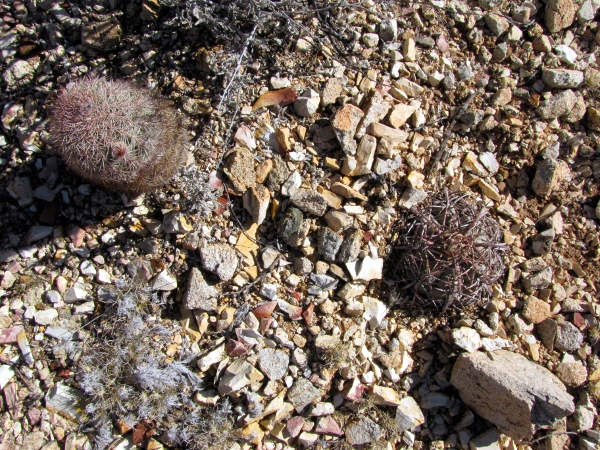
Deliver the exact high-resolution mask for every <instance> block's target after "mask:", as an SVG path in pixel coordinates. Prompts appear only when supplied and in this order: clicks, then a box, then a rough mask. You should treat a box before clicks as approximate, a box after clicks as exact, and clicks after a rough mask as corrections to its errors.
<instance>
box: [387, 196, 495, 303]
mask: <svg viewBox="0 0 600 450" xmlns="http://www.w3.org/2000/svg"><path fill="white" fill-rule="evenodd" d="M501 240H502V231H501V229H500V225H499V224H498V221H497V220H496V219H495V218H493V217H492V216H490V214H489V212H488V210H487V208H485V206H483V205H480V204H479V203H478V202H477V201H476V200H475V199H474V198H472V197H470V196H469V195H468V194H464V193H450V192H448V190H444V191H441V192H438V193H435V194H433V195H431V196H430V197H429V198H428V200H427V201H426V202H424V203H422V204H420V205H418V206H414V207H412V208H411V209H410V210H407V211H406V213H405V214H404V215H403V216H402V217H401V218H400V219H399V222H398V224H397V226H396V229H395V232H394V236H393V240H392V242H394V245H393V248H392V251H391V253H390V256H389V258H388V261H387V264H388V269H387V273H388V277H389V278H390V279H391V280H393V281H395V282H396V284H397V286H396V295H398V303H400V304H401V305H403V306H411V307H417V308H420V309H423V310H439V311H441V312H445V311H446V310H448V309H449V308H458V309H464V308H466V307H468V306H471V305H477V304H479V303H481V301H482V300H483V299H485V298H487V297H488V296H489V295H490V294H491V286H492V285H493V284H494V283H495V282H496V281H498V279H499V278H500V277H501V276H502V275H503V273H504V262H503V259H502V252H503V251H504V250H505V249H506V246H505V244H503V243H502V241H501Z"/></svg>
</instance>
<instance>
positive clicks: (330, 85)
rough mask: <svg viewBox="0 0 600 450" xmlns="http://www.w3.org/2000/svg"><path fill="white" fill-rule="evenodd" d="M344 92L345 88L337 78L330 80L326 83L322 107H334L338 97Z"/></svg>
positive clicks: (322, 96)
mask: <svg viewBox="0 0 600 450" xmlns="http://www.w3.org/2000/svg"><path fill="white" fill-rule="evenodd" d="M343 92H344V87H343V86H342V84H341V83H340V81H339V80H338V79H337V78H330V79H329V80H327V82H326V83H325V87H324V88H323V93H322V94H321V105H322V106H327V105H333V104H334V103H335V102H336V100H337V99H338V97H340V96H341V95H342V93H343Z"/></svg>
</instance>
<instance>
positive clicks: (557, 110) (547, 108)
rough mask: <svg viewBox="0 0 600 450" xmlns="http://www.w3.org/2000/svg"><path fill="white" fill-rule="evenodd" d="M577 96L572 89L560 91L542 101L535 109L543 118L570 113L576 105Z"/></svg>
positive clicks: (553, 117) (552, 117)
mask: <svg viewBox="0 0 600 450" xmlns="http://www.w3.org/2000/svg"><path fill="white" fill-rule="evenodd" d="M576 102H577V96H576V95H575V93H574V92H573V91H572V90H571V89H567V90H566V91H562V92H559V93H558V94H556V95H553V96H552V97H550V98H549V99H548V100H545V101H543V102H542V104H541V105H540V107H539V108H537V109H536V110H535V112H537V113H538V115H539V116H540V117H541V118H542V119H555V118H557V117H561V116H564V115H565V114H568V113H569V111H571V109H572V108H573V106H575V103H576Z"/></svg>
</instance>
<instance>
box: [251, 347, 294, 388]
mask: <svg viewBox="0 0 600 450" xmlns="http://www.w3.org/2000/svg"><path fill="white" fill-rule="evenodd" d="M258 364H259V366H260V370H261V371H262V373H264V374H265V375H266V376H267V378H269V380H280V379H282V378H283V377H284V375H285V373H286V372H287V369H288V366H289V364H290V357H289V355H288V354H287V353H285V352H284V351H282V350H275V349H273V348H263V349H262V350H261V351H259V352H258Z"/></svg>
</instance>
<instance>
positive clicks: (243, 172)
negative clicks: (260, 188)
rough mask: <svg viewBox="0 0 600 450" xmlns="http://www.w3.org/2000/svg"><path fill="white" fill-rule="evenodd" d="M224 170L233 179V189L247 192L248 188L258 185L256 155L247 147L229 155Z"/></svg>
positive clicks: (230, 179)
mask: <svg viewBox="0 0 600 450" xmlns="http://www.w3.org/2000/svg"><path fill="white" fill-rule="evenodd" d="M223 172H225V175H227V177H228V178H229V181H231V185H232V186H233V189H235V190H236V191H238V192H246V189H248V188H251V187H254V186H255V185H256V172H255V170H254V155H253V154H252V152H251V151H250V150H248V149H247V148H245V147H240V148H238V149H236V150H234V151H233V152H232V153H231V154H230V155H229V156H228V157H227V160H226V161H225V166H224V167H223Z"/></svg>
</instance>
